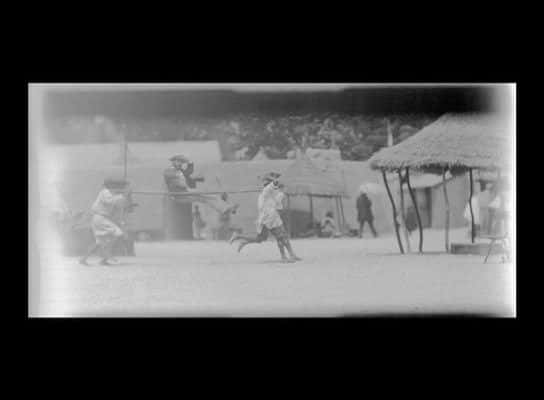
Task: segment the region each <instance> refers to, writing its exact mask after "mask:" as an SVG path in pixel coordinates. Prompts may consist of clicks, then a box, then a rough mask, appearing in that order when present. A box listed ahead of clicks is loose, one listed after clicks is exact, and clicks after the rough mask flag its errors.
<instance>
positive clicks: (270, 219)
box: [230, 172, 301, 262]
mask: <svg viewBox="0 0 544 400" xmlns="http://www.w3.org/2000/svg"><path fill="white" fill-rule="evenodd" d="M279 177H280V175H279V174H277V173H274V172H271V173H268V174H267V175H265V176H264V178H263V186H264V187H263V190H262V192H261V194H260V195H259V199H258V201H257V207H258V211H259V215H258V218H257V224H256V225H257V236H244V235H240V234H238V233H236V232H235V233H234V234H233V235H232V238H231V239H230V243H233V242H234V241H235V240H239V241H240V245H239V246H238V251H239V252H240V251H241V250H242V249H243V248H244V247H245V246H246V245H248V244H249V243H262V242H264V241H265V240H266V239H267V238H268V234H269V233H271V234H272V235H273V236H274V237H275V238H276V242H277V245H278V249H279V251H280V254H281V260H282V262H295V261H297V260H301V258H299V257H298V256H297V255H296V254H295V252H294V251H293V248H292V247H291V242H290V240H289V237H288V236H287V232H286V231H285V228H284V226H283V221H282V219H281V217H280V214H279V212H278V209H281V208H282V206H283V205H282V204H281V197H282V196H280V195H279V192H280V189H279V182H278V178H279ZM285 249H287V251H288V252H289V258H287V257H286V255H285Z"/></svg>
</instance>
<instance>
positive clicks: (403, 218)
mask: <svg viewBox="0 0 544 400" xmlns="http://www.w3.org/2000/svg"><path fill="white" fill-rule="evenodd" d="M397 173H398V175H399V188H400V216H401V219H400V222H401V225H402V231H403V233H404V239H405V240H406V251H407V252H408V253H411V252H412V249H411V247H412V246H411V245H410V232H408V228H406V214H405V212H404V190H403V188H402V173H401V170H400V169H399V170H398V171H397Z"/></svg>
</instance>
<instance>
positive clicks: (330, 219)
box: [320, 211, 342, 237]
mask: <svg viewBox="0 0 544 400" xmlns="http://www.w3.org/2000/svg"><path fill="white" fill-rule="evenodd" d="M320 236H321V237H340V236H342V234H341V233H340V232H339V231H338V229H337V228H336V223H335V222H334V214H333V213H332V211H328V212H327V214H325V218H323V221H321V235H320Z"/></svg>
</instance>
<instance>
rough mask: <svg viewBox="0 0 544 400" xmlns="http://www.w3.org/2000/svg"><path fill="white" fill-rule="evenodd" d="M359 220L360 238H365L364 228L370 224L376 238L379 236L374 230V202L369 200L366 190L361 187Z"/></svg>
mask: <svg viewBox="0 0 544 400" xmlns="http://www.w3.org/2000/svg"><path fill="white" fill-rule="evenodd" d="M356 207H357V220H358V221H359V238H362V237H363V227H364V225H365V222H368V226H370V230H371V231H372V234H373V235H374V237H377V236H378V233H377V232H376V229H375V228H374V215H373V214H372V201H370V199H369V198H368V195H367V194H366V191H365V188H364V187H361V189H360V194H359V197H357V203H356Z"/></svg>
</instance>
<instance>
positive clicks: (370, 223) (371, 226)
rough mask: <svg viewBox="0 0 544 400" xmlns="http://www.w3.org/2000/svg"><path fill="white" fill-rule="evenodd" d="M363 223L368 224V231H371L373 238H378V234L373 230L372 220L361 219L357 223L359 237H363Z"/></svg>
mask: <svg viewBox="0 0 544 400" xmlns="http://www.w3.org/2000/svg"><path fill="white" fill-rule="evenodd" d="M365 222H368V226H370V230H371V231H372V234H373V235H374V237H377V236H378V233H377V232H376V229H375V228H374V220H372V219H363V220H361V221H359V237H363V227H364V226H365Z"/></svg>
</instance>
